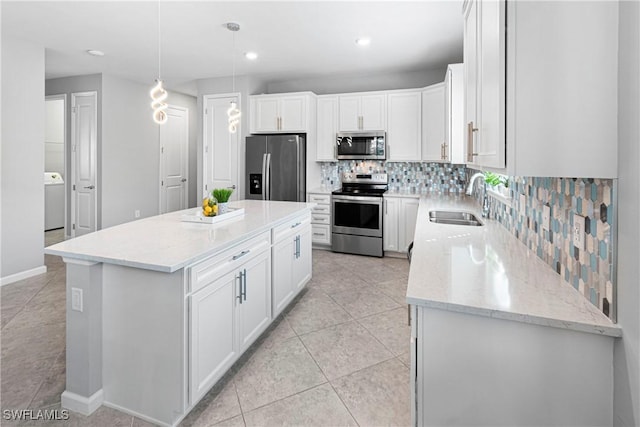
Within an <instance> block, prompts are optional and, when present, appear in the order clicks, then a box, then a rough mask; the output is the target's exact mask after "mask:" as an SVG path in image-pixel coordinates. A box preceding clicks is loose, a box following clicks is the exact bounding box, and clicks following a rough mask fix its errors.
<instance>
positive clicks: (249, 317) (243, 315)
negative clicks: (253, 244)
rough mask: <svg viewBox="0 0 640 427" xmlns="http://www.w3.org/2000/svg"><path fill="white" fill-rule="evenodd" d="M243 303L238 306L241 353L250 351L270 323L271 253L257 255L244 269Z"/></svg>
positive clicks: (242, 269)
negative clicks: (249, 348)
mask: <svg viewBox="0 0 640 427" xmlns="http://www.w3.org/2000/svg"><path fill="white" fill-rule="evenodd" d="M241 272H242V273H244V280H243V282H244V283H243V288H244V289H243V291H244V295H243V298H242V302H241V303H240V304H238V305H236V309H237V312H238V330H239V345H240V351H241V352H242V351H244V350H245V349H246V348H247V347H249V346H250V345H251V344H252V343H253V342H254V341H255V339H256V338H258V336H260V334H261V333H262V331H264V330H265V329H266V328H267V326H269V323H270V322H271V252H270V251H268V250H267V251H264V252H261V253H260V254H258V255H255V256H254V257H253V258H252V259H251V260H249V261H247V263H246V264H244V265H243V266H242V267H241Z"/></svg>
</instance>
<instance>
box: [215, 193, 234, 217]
mask: <svg viewBox="0 0 640 427" xmlns="http://www.w3.org/2000/svg"><path fill="white" fill-rule="evenodd" d="M232 193H233V189H231V188H214V189H213V191H212V192H211V195H213V197H215V198H216V200H217V201H218V214H219V215H222V214H225V213H227V210H228V206H229V204H228V202H229V197H231V194H232Z"/></svg>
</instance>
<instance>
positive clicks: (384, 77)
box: [267, 67, 447, 95]
mask: <svg viewBox="0 0 640 427" xmlns="http://www.w3.org/2000/svg"><path fill="white" fill-rule="evenodd" d="M446 73H447V68H446V67H443V68H436V69H433V70H422V71H407V72H398V73H386V74H366V75H363V74H358V75H353V74H351V75H333V76H322V77H311V78H305V79H297V80H286V81H281V82H270V83H269V84H267V93H284V92H302V91H311V92H314V93H315V94H317V95H324V94H329V93H344V92H366V91H370V90H392V89H412V88H416V87H425V86H429V85H432V84H434V83H440V82H443V81H444V77H445V74H446Z"/></svg>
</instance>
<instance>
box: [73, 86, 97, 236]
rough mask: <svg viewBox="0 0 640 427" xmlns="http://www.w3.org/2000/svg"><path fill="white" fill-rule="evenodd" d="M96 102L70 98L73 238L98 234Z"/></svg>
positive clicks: (83, 95)
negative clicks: (94, 232)
mask: <svg viewBox="0 0 640 427" xmlns="http://www.w3.org/2000/svg"><path fill="white" fill-rule="evenodd" d="M97 98H98V93H97V92H80V93H72V94H71V108H72V114H71V149H72V156H71V182H72V186H71V190H72V196H71V237H76V236H81V235H83V234H87V233H91V232H93V231H96V223H97V220H96V218H97V207H96V201H97V197H96V192H97V188H96V163H97V135H98V133H97V123H98V110H97Z"/></svg>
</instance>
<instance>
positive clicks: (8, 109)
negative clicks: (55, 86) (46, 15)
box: [0, 36, 45, 282]
mask: <svg viewBox="0 0 640 427" xmlns="http://www.w3.org/2000/svg"><path fill="white" fill-rule="evenodd" d="M1 46H2V155H1V157H2V160H1V165H2V171H1V173H0V177H1V182H0V187H1V189H2V202H1V203H2V209H1V218H0V224H1V226H2V233H1V237H0V261H1V262H0V277H1V278H2V279H3V282H4V281H5V279H6V278H7V277H8V276H11V275H14V274H19V273H23V272H28V271H29V270H34V269H41V270H44V252H43V249H44V209H42V206H43V204H44V182H43V169H44V145H43V142H44V128H45V105H44V96H45V95H44V48H42V47H40V46H35V45H33V44H31V43H27V42H23V41H19V40H15V39H10V38H7V37H6V36H3V37H2V42H1ZM39 272H42V271H39Z"/></svg>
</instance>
